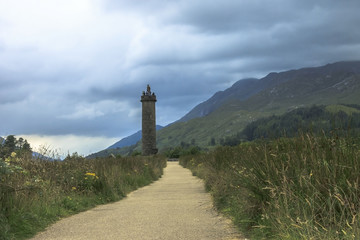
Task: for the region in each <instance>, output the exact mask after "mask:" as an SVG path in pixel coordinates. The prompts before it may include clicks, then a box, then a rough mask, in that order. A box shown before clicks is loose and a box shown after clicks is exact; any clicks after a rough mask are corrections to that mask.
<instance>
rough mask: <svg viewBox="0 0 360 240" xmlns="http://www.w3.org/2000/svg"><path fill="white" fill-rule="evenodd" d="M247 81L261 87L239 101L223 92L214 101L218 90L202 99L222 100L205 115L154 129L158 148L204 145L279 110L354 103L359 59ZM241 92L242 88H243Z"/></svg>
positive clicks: (359, 95) (359, 85)
mask: <svg viewBox="0 0 360 240" xmlns="http://www.w3.org/2000/svg"><path fill="white" fill-rule="evenodd" d="M241 81H242V80H240V81H239V82H237V83H235V84H234V85H233V86H232V87H231V88H229V89H227V90H225V91H223V93H225V92H227V93H230V92H241V91H240V90H238V89H236V90H235V89H232V88H235V87H236V86H241V84H240V83H241ZM253 82H254V83H252V84H254V85H258V86H263V89H262V90H261V91H253V93H252V94H248V95H247V97H246V98H243V99H241V98H240V97H238V98H236V97H233V98H226V97H227V96H225V94H224V98H223V99H219V98H220V94H219V93H217V94H215V95H214V96H213V97H212V98H210V99H209V100H208V101H209V102H210V100H211V99H215V98H217V99H218V101H223V103H222V104H221V105H220V106H219V107H217V108H215V109H213V110H212V111H211V112H210V113H209V114H208V115H206V116H203V117H198V118H193V119H190V120H188V121H186V122H176V123H174V124H172V125H170V126H168V127H166V128H164V129H162V130H160V131H159V133H158V147H159V149H163V148H166V147H169V146H176V145H180V143H181V142H186V143H190V142H195V143H196V144H197V145H199V146H208V145H209V143H210V141H211V139H212V138H214V139H216V143H219V141H220V139H222V138H224V137H226V136H231V135H233V134H235V133H237V132H239V131H241V130H242V129H243V128H244V127H245V126H246V125H247V124H248V123H250V122H252V121H254V120H256V119H258V118H261V117H266V116H271V115H274V114H275V115H278V114H283V113H285V112H287V111H289V110H291V109H296V108H298V107H302V106H311V105H313V104H318V105H320V104H321V105H331V104H351V103H355V104H356V103H359V102H360V61H354V62H338V63H333V64H328V65H325V66H322V67H314V68H303V69H299V70H291V71H286V72H280V73H270V74H268V75H267V76H266V77H264V78H262V79H259V80H253ZM255 82H256V83H255ZM243 86H247V84H244V85H243ZM243 90H244V91H245V92H246V89H243ZM250 92H251V91H250ZM202 107H204V108H202ZM195 109H196V112H197V113H199V112H206V110H207V109H208V108H207V106H206V105H205V104H199V105H198V106H197V107H195V108H194V110H195ZM189 116H194V115H190V114H188V115H185V116H184V118H182V119H186V117H189Z"/></svg>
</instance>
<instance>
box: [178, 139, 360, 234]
mask: <svg viewBox="0 0 360 240" xmlns="http://www.w3.org/2000/svg"><path fill="white" fill-rule="evenodd" d="M180 164H182V165H183V166H184V167H187V168H190V169H191V170H192V172H193V174H194V175H197V176H199V177H201V178H203V179H204V180H205V184H206V188H207V190H208V191H210V192H211V194H212V196H213V199H214V202H215V205H216V207H217V208H218V209H219V210H220V211H222V212H224V213H226V214H228V215H229V216H231V218H232V219H233V221H234V223H235V224H236V225H237V226H239V227H240V228H241V229H242V231H243V232H245V233H247V234H248V236H249V237H251V239H360V217H359V216H360V191H359V184H360V181H359V180H360V175H359V172H360V169H359V167H360V138H359V135H354V137H352V136H338V135H336V134H335V133H333V134H332V135H328V136H325V134H324V135H317V136H314V135H312V134H306V133H303V134H299V135H298V136H297V137H293V138H278V139H273V140H256V141H254V142H245V143H241V144H239V145H238V146H234V147H229V146H223V147H218V148H216V149H215V150H213V151H211V152H209V153H203V154H196V155H187V156H182V157H181V158H180Z"/></svg>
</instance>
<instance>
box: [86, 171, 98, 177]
mask: <svg viewBox="0 0 360 240" xmlns="http://www.w3.org/2000/svg"><path fill="white" fill-rule="evenodd" d="M85 175H86V176H92V177H96V174H95V173H91V172H88V173H85Z"/></svg>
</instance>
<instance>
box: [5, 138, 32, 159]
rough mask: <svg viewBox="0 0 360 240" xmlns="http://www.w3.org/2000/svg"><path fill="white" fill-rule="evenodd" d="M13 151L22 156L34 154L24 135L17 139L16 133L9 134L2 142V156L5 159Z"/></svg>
mask: <svg viewBox="0 0 360 240" xmlns="http://www.w3.org/2000/svg"><path fill="white" fill-rule="evenodd" d="M13 152H14V153H16V154H18V155H22V156H24V155H27V156H31V155H32V149H31V146H30V144H29V143H28V141H27V140H26V139H24V138H22V137H20V138H19V139H17V138H16V137H15V136H14V135H9V136H7V137H6V139H5V140H4V141H3V142H2V143H0V158H2V159H5V158H7V157H9V156H10V155H11V153H13Z"/></svg>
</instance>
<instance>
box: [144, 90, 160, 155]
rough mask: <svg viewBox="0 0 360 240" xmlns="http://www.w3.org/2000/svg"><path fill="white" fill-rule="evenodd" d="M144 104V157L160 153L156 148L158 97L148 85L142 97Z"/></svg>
mask: <svg viewBox="0 0 360 240" xmlns="http://www.w3.org/2000/svg"><path fill="white" fill-rule="evenodd" d="M141 102H142V154H143V155H144V156H148V155H153V154H156V153H157V152H158V149H157V148H156V122H155V120H156V118H155V102H156V95H155V93H152V92H151V89H150V86H149V85H147V89H146V92H145V91H143V93H142V96H141Z"/></svg>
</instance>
